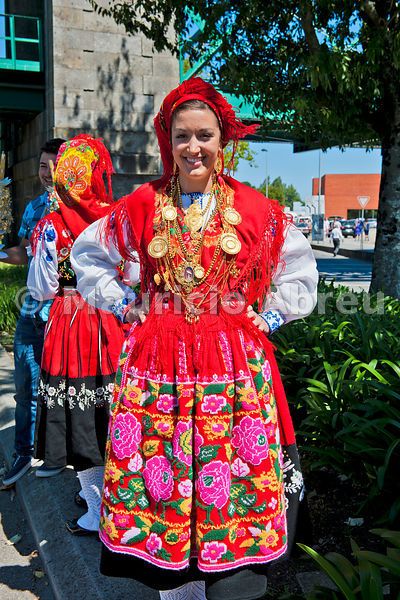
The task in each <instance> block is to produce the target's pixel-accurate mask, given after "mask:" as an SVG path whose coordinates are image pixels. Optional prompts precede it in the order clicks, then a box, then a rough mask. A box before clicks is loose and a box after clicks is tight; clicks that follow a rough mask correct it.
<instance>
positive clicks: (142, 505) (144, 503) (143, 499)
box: [137, 494, 150, 508]
mask: <svg viewBox="0 0 400 600" xmlns="http://www.w3.org/2000/svg"><path fill="white" fill-rule="evenodd" d="M137 503H138V504H139V506H140V508H147V507H148V506H149V505H150V502H149V501H148V500H147V497H146V495H145V494H140V496H139V498H138V499H137Z"/></svg>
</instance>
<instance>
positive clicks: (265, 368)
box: [261, 360, 271, 381]
mask: <svg viewBox="0 0 400 600" xmlns="http://www.w3.org/2000/svg"><path fill="white" fill-rule="evenodd" d="M261 371H262V374H263V377H264V380H265V381H269V380H270V379H271V365H270V364H269V361H268V360H266V361H265V363H264V364H263V365H262V367H261Z"/></svg>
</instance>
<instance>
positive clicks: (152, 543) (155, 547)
mask: <svg viewBox="0 0 400 600" xmlns="http://www.w3.org/2000/svg"><path fill="white" fill-rule="evenodd" d="M161 547H162V541H161V538H160V537H158V535H157V534H155V533H151V534H150V536H149V538H148V539H147V542H146V548H147V550H148V551H149V552H150V554H151V555H152V556H154V555H155V554H157V552H158V551H159V550H161Z"/></svg>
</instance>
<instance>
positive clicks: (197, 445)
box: [194, 425, 204, 456]
mask: <svg viewBox="0 0 400 600" xmlns="http://www.w3.org/2000/svg"><path fill="white" fill-rule="evenodd" d="M203 444H204V438H203V436H202V435H201V433H199V430H198V428H197V425H195V426H194V453H195V455H196V456H198V455H199V454H200V449H201V447H202V445H203Z"/></svg>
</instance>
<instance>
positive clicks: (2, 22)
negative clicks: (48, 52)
mask: <svg viewBox="0 0 400 600" xmlns="http://www.w3.org/2000/svg"><path fill="white" fill-rule="evenodd" d="M21 29H22V35H18V33H19V31H21ZM24 30H25V31H24ZM24 32H25V37H23V34H24ZM26 35H30V37H26ZM0 69H12V70H15V71H34V72H39V71H42V69H43V45H42V23H41V20H40V19H39V18H38V17H27V16H23V15H9V14H5V13H0Z"/></svg>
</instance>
